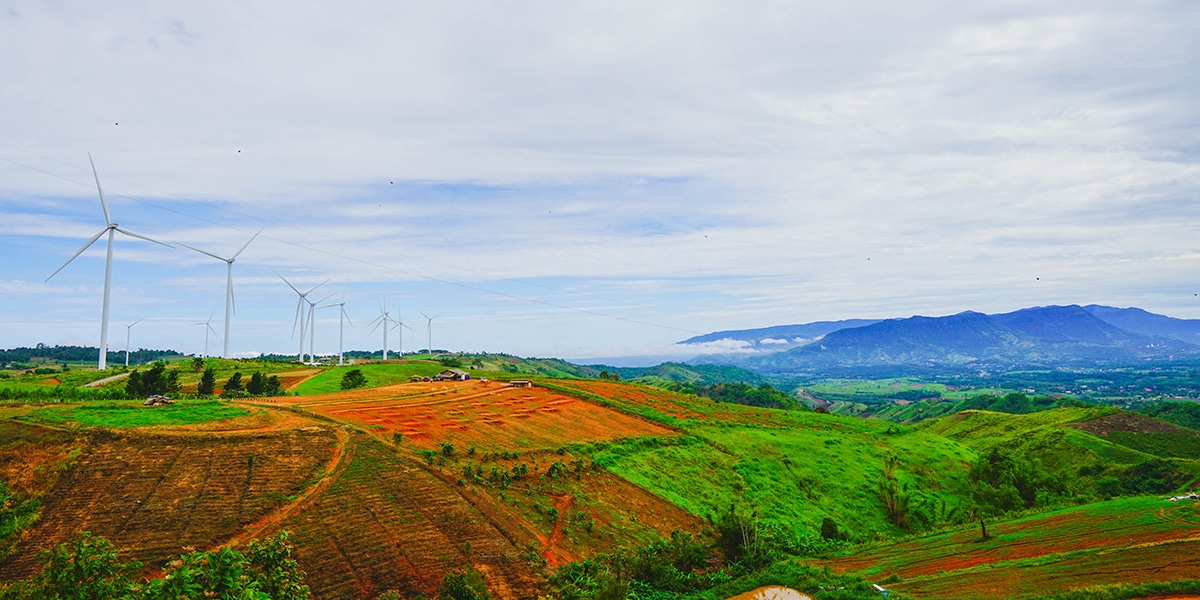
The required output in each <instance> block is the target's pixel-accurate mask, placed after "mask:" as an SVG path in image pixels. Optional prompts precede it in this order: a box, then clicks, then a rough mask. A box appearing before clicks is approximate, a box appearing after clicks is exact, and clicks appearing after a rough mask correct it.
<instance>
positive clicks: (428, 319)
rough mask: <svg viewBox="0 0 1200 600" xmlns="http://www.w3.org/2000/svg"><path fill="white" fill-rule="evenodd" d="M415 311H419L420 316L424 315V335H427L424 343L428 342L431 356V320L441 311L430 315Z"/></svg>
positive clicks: (430, 356) (430, 355) (431, 355)
mask: <svg viewBox="0 0 1200 600" xmlns="http://www.w3.org/2000/svg"><path fill="white" fill-rule="evenodd" d="M417 312H419V313H421V316H422V317H425V335H426V336H427V337H428V340H427V342H426V343H428V344H429V358H433V320H434V319H436V318H438V317H440V316H442V315H441V313H438V314H436V315H433V316H432V317H431V316H429V315H427V314H425V313H423V312H421V311H419V310H418V311H417Z"/></svg>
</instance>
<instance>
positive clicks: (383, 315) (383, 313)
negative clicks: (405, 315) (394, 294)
mask: <svg viewBox="0 0 1200 600" xmlns="http://www.w3.org/2000/svg"><path fill="white" fill-rule="evenodd" d="M394 322H396V320H395V319H393V318H392V316H391V315H390V314H388V311H387V298H384V299H383V303H382V304H380V305H379V316H378V317H375V319H374V320H372V321H371V323H374V324H375V326H374V327H372V328H371V333H375V330H376V329H379V326H380V325H383V360H387V352H388V343H387V334H388V330H389V329H391V326H390V325H388V323H394ZM402 356H403V355H402Z"/></svg>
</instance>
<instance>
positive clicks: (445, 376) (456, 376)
mask: <svg viewBox="0 0 1200 600" xmlns="http://www.w3.org/2000/svg"><path fill="white" fill-rule="evenodd" d="M470 378H471V374H470V373H468V372H466V371H464V370H462V369H446V370H445V371H442V372H441V373H438V374H437V375H435V376H434V379H436V380H438V381H466V380H468V379H470Z"/></svg>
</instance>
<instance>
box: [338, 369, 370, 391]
mask: <svg viewBox="0 0 1200 600" xmlns="http://www.w3.org/2000/svg"><path fill="white" fill-rule="evenodd" d="M340 385H341V388H342V389H343V390H352V389H355V388H360V387H366V385H367V376H366V375H363V372H362V369H351V370H349V371H346V373H345V374H343V375H342V383H341V384H340Z"/></svg>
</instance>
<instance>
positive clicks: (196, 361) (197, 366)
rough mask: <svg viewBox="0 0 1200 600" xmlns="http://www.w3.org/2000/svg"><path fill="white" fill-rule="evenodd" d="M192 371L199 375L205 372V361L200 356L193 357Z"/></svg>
mask: <svg viewBox="0 0 1200 600" xmlns="http://www.w3.org/2000/svg"><path fill="white" fill-rule="evenodd" d="M192 370H193V371H195V372H197V373H199V372H200V371H203V370H204V359H203V358H200V357H199V356H195V357H192Z"/></svg>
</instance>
